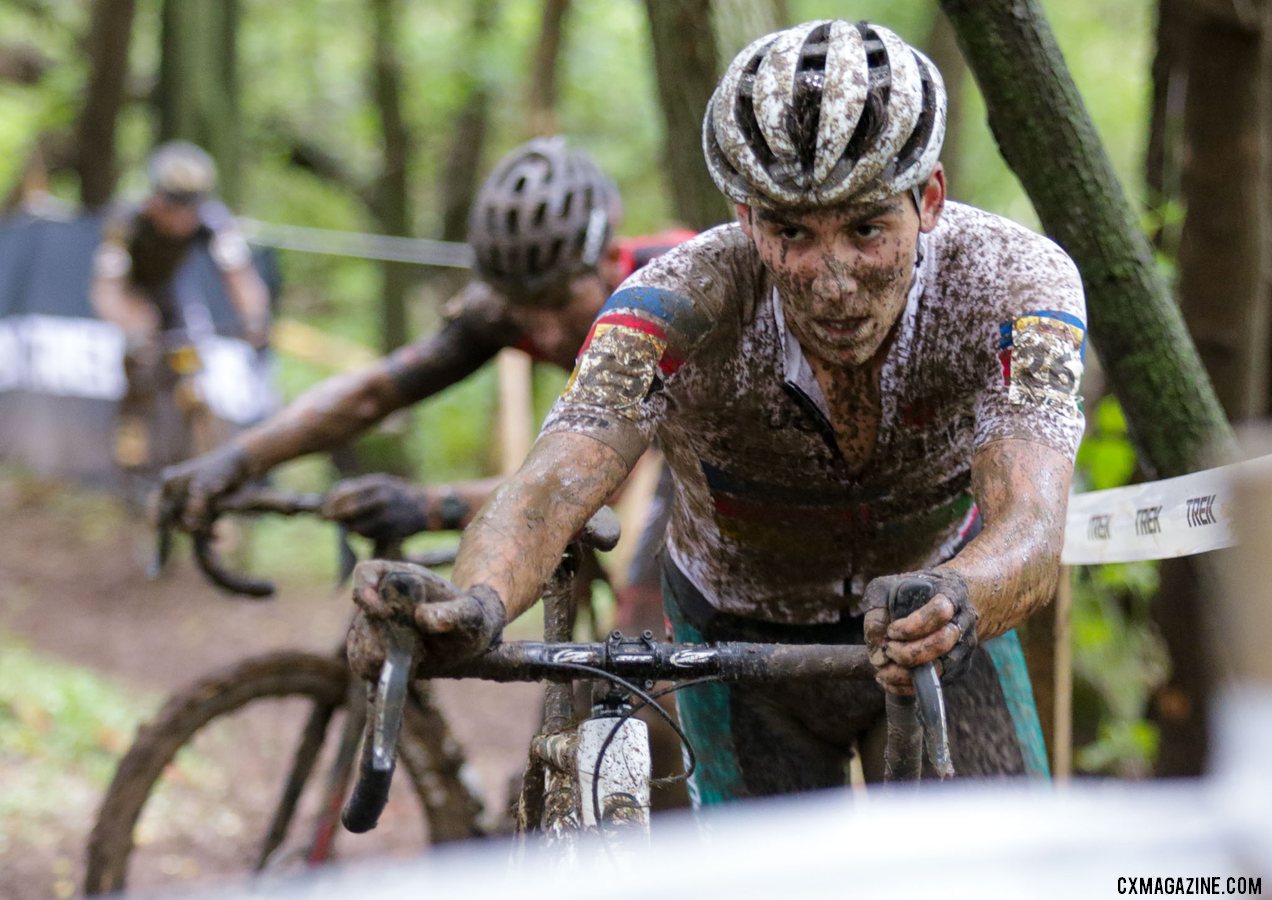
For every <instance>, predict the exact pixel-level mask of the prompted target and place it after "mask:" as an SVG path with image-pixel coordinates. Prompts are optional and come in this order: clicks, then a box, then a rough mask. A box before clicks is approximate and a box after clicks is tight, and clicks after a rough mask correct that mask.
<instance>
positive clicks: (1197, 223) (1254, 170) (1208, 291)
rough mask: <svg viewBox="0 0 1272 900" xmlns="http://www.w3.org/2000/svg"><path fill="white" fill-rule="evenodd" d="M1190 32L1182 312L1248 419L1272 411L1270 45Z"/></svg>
mask: <svg viewBox="0 0 1272 900" xmlns="http://www.w3.org/2000/svg"><path fill="white" fill-rule="evenodd" d="M1252 2H1253V0H1252ZM1189 31H1190V33H1191V48H1190V52H1189V54H1188V93H1187V99H1186V104H1185V113H1184V132H1185V148H1184V153H1183V156H1184V159H1185V160H1186V164H1185V169H1184V172H1183V187H1184V198H1185V205H1186V210H1187V212H1186V217H1185V219H1184V228H1183V232H1182V234H1181V236H1180V244H1179V300H1180V308H1181V310H1182V311H1183V314H1184V319H1185V321H1186V322H1187V323H1188V330H1189V331H1190V332H1191V333H1192V337H1193V341H1194V342H1196V344H1197V350H1198V352H1199V353H1200V354H1201V360H1202V362H1203V363H1204V364H1205V367H1206V371H1207V372H1209V373H1210V377H1211V379H1212V380H1213V382H1214V385H1215V392H1216V393H1217V394H1218V396H1219V402H1220V403H1222V404H1223V408H1224V410H1225V411H1226V412H1227V414H1228V416H1229V418H1230V419H1232V420H1233V421H1242V420H1246V419H1252V418H1256V417H1259V416H1262V415H1264V414H1265V413H1266V412H1267V409H1268V403H1267V400H1268V397H1267V380H1268V361H1267V355H1268V345H1267V336H1268V324H1269V316H1268V297H1267V285H1268V279H1269V275H1272V269H1270V266H1269V263H1268V261H1267V260H1266V258H1265V255H1264V253H1263V250H1264V248H1265V247H1266V246H1267V234H1268V216H1269V211H1268V204H1269V202H1272V191H1269V185H1268V178H1267V175H1268V172H1267V160H1266V158H1265V157H1266V153H1267V145H1268V138H1267V129H1268V125H1269V123H1268V120H1267V119H1268V117H1267V112H1266V111H1267V106H1268V92H1269V85H1268V83H1267V79H1266V78H1265V77H1263V75H1264V73H1265V71H1266V64H1265V61H1264V60H1265V54H1266V52H1267V51H1266V49H1265V48H1266V46H1267V43H1268V42H1267V39H1266V38H1265V36H1264V33H1263V31H1262V29H1259V28H1251V27H1247V26H1244V25H1242V24H1241V23H1239V22H1237V21H1235V20H1233V19H1231V18H1223V19H1221V18H1218V17H1215V16H1210V15H1207V14H1205V13H1199V14H1198V15H1197V16H1195V17H1194V19H1193V22H1192V27H1191V28H1190V29H1189Z"/></svg>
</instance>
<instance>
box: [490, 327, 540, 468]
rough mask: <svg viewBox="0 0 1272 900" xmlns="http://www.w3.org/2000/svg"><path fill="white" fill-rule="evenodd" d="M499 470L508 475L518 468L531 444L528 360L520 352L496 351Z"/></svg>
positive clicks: (532, 415)
mask: <svg viewBox="0 0 1272 900" xmlns="http://www.w3.org/2000/svg"><path fill="white" fill-rule="evenodd" d="M496 359H497V362H496V365H497V367H498V371H499V470H500V472H502V473H503V474H504V475H511V474H512V473H513V472H515V471H517V469H519V468H520V467H521V463H522V462H523V461H524V460H525V458H526V454H528V453H529V452H530V445H531V443H533V441H534V409H533V406H534V403H533V399H532V397H533V392H532V391H531V380H530V379H531V361H530V357H529V356H527V355H526V354H524V353H522V352H521V351H520V350H514V349H512V348H508V349H506V350H501V351H499V356H498V357H497V358H496Z"/></svg>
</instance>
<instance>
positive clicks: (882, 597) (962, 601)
mask: <svg viewBox="0 0 1272 900" xmlns="http://www.w3.org/2000/svg"><path fill="white" fill-rule="evenodd" d="M907 578H917V579H920V580H922V581H926V582H928V583H929V584H931V585H932V599H931V600H929V601H928V602H927V603H925V604H924V605H923V606H922V607H920V608H919V609H918V610H916V611H915V612H913V613H911V614H910V615H908V616H906V617H905V618H902V619H897V620H896V621H895V622H894V621H892V619H891V616H890V615H889V613H888V599H889V598H890V597H891V595H892V593H893V592H894V591H895V590H896V587H897V585H898V584H900V582H901V581H903V580H904V579H907ZM864 605H865V608H866V615H865V634H866V644H867V645H868V646H869V647H870V661H871V663H873V664H874V666H875V668H876V669H878V670H879V671H878V674H877V675H876V676H875V680H876V681H878V682H879V684H880V685H882V686H883V688H884V689H885V690H888V691H891V692H893V693H897V694H911V693H913V691H914V688H913V685H912V682H911V680H910V669H912V668H914V667H915V666H921V665H923V664H924V663H929V662H935V663H936V664H937V669H938V671H939V672H940V673H941V677H942V680H949V679H950V678H957V677H958V676H959V675H960V674H961V673H962V672H963V670H964V669H965V668H966V667H967V664H968V661H969V660H970V659H971V655H972V651H973V650H975V649H976V622H977V613H976V609H975V607H973V606H972V603H971V600H970V599H969V598H968V591H967V582H966V581H965V580H964V579H963V577H962V576H961V575H959V574H957V573H956V572H950V571H947V570H943V569H925V570H923V571H921V572H908V573H903V574H901V575H885V576H883V577H881V578H876V579H874V580H873V581H871V582H870V583H869V584H868V585H866V592H865V598H864Z"/></svg>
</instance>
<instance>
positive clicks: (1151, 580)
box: [1073, 396, 1169, 776]
mask: <svg viewBox="0 0 1272 900" xmlns="http://www.w3.org/2000/svg"><path fill="white" fill-rule="evenodd" d="M1089 416H1090V417H1091V418H1092V423H1091V427H1090V429H1089V430H1088V433H1087V436H1086V439H1085V440H1084V441H1083V442H1082V446H1081V448H1080V449H1079V450H1078V460H1077V468H1076V471H1075V482H1076V484H1077V487H1078V489H1079V490H1105V489H1108V488H1113V487H1119V486H1121V485H1124V484H1127V483H1129V482H1130V480H1131V478H1132V476H1133V475H1134V473H1135V465H1136V461H1135V450H1134V448H1133V447H1132V446H1131V442H1130V438H1129V436H1128V434H1127V429H1126V419H1125V417H1124V416H1123V414H1122V408H1121V406H1120V405H1119V404H1118V402H1117V400H1116V399H1115V398H1113V397H1111V396H1110V397H1105V398H1104V399H1102V400H1101V401H1100V402H1099V403H1098V404H1097V405H1096V406H1095V408H1094V410H1092V411H1091V412H1090V413H1089ZM1157 571H1158V565H1157V563H1155V562H1139V563H1127V564H1121V565H1106V566H1090V567H1085V568H1080V569H1077V570H1075V574H1074V579H1073V588H1074V590H1073V652H1074V679H1075V682H1076V684H1075V707H1076V716H1075V718H1076V719H1077V720H1078V723H1079V728H1078V729H1077V733H1078V737H1079V738H1081V737H1082V732H1083V731H1084V730H1085V731H1087V732H1089V734H1088V737H1089V738H1090V740H1089V742H1087V743H1086V744H1085V745H1084V746H1081V747H1079V748H1078V752H1077V755H1076V762H1077V765H1078V768H1079V769H1080V770H1082V771H1085V772H1092V773H1097V772H1098V773H1109V774H1117V775H1123V776H1143V775H1147V774H1148V773H1149V772H1150V771H1151V766H1152V761H1153V759H1154V758H1155V757H1156V754H1157V731H1156V729H1155V728H1154V727H1153V726H1152V725H1151V724H1150V723H1149V722H1147V721H1145V719H1144V713H1145V710H1146V709H1147V707H1148V701H1149V697H1150V696H1151V694H1152V692H1153V690H1154V689H1155V688H1156V687H1157V686H1159V685H1160V684H1162V683H1163V682H1164V681H1165V679H1166V676H1167V674H1168V666H1169V662H1168V660H1167V656H1166V651H1165V647H1164V646H1163V644H1162V642H1161V640H1160V638H1159V637H1158V636H1157V634H1156V632H1155V631H1154V630H1153V627H1152V625H1151V622H1150V617H1149V602H1150V600H1151V599H1152V597H1153V595H1154V594H1155V593H1156V592H1157ZM1084 701H1085V702H1084ZM1083 723H1085V726H1086V727H1085V728H1083V727H1082V726H1083Z"/></svg>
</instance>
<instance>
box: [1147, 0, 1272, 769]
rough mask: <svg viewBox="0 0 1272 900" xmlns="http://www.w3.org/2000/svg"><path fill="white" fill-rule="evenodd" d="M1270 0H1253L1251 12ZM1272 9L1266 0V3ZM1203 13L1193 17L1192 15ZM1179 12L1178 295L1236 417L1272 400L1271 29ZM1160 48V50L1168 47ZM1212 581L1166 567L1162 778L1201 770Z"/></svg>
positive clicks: (1256, 413)
mask: <svg viewBox="0 0 1272 900" xmlns="http://www.w3.org/2000/svg"><path fill="white" fill-rule="evenodd" d="M1258 5H1259V4H1254V3H1252V4H1251V5H1250V7H1248V8H1250V9H1255V8H1257V6H1258ZM1264 7H1265V8H1266V4H1264ZM1188 12H1192V13H1193V14H1192V15H1190V16H1188V17H1187V18H1186V19H1184V16H1185V15H1186V14H1187V13H1188ZM1223 13H1224V14H1222V15H1215V14H1212V13H1207V12H1206V11H1205V10H1204V9H1197V10H1193V11H1189V10H1182V11H1181V10H1176V11H1175V13H1174V14H1175V16H1176V17H1178V18H1179V19H1180V20H1182V21H1180V22H1178V23H1177V26H1178V27H1180V30H1185V29H1186V33H1187V35H1188V38H1187V44H1186V47H1185V48H1184V50H1185V51H1186V55H1185V52H1181V53H1180V55H1181V56H1184V57H1185V58H1184V59H1183V60H1181V62H1186V65H1187V73H1188V76H1187V92H1186V97H1185V101H1184V111H1183V112H1184V114H1183V131H1184V140H1183V147H1182V148H1180V149H1179V150H1177V151H1176V152H1177V153H1178V154H1179V155H1180V156H1182V158H1183V160H1184V161H1185V165H1184V170H1183V176H1182V186H1183V202H1184V206H1185V208H1186V211H1187V212H1186V217H1185V219H1184V225H1183V231H1182V233H1181V234H1180V238H1179V301H1180V309H1181V311H1182V312H1183V315H1184V320H1185V321H1186V322H1187V323H1188V330H1189V332H1190V333H1191V334H1192V337H1193V340H1194V341H1195V342H1196V344H1197V350H1198V352H1199V353H1200V354H1201V359H1202V362H1203V364H1204V365H1205V367H1206V371H1207V372H1208V373H1209V374H1210V378H1211V380H1212V381H1213V382H1214V385H1215V392H1216V393H1217V394H1218V396H1219V401H1220V402H1221V403H1222V404H1223V407H1224V409H1225V411H1226V412H1227V414H1228V416H1229V418H1230V419H1232V420H1234V421H1240V420H1247V419H1252V418H1256V417H1260V416H1263V415H1265V414H1266V413H1267V407H1268V392H1267V388H1268V384H1267V382H1268V359H1267V357H1268V343H1267V337H1268V331H1269V325H1270V318H1272V317H1270V316H1269V296H1268V285H1269V281H1270V276H1272V264H1270V263H1269V262H1268V260H1267V257H1266V255H1265V254H1264V252H1263V250H1264V248H1265V247H1268V246H1269V240H1270V239H1272V235H1270V234H1269V231H1270V229H1269V213H1268V203H1269V201H1272V191H1270V190H1269V187H1270V186H1269V180H1268V148H1269V137H1268V135H1269V124H1270V123H1269V115H1268V111H1269V106H1268V104H1269V93H1270V92H1269V85H1268V81H1267V77H1266V73H1267V72H1268V55H1269V52H1268V36H1267V34H1268V32H1267V29H1266V26H1262V25H1261V24H1260V23H1258V22H1254V23H1250V22H1242V21H1240V20H1238V19H1236V18H1235V17H1234V16H1233V15H1232V13H1231V10H1230V9H1225V10H1223ZM1159 55H1160V53H1159ZM1209 587H1211V585H1209V584H1207V583H1206V581H1205V576H1204V573H1203V572H1199V571H1198V566H1197V564H1196V562H1195V561H1194V560H1191V559H1178V560H1167V561H1166V562H1164V563H1162V569H1161V589H1160V590H1159V591H1158V594H1157V597H1156V598H1154V601H1153V606H1152V614H1153V622H1154V624H1155V625H1156V626H1157V629H1158V631H1159V632H1160V633H1161V635H1162V637H1163V639H1164V640H1165V642H1166V646H1167V648H1168V649H1169V651H1170V658H1171V674H1170V678H1169V680H1168V681H1167V683H1166V684H1165V685H1163V687H1162V688H1161V689H1160V690H1159V691H1158V692H1157V694H1156V696H1155V697H1154V698H1153V705H1152V710H1151V717H1152V719H1153V721H1154V722H1155V723H1156V724H1157V726H1158V729H1159V732H1160V735H1161V742H1160V746H1161V750H1160V753H1159V755H1158V760H1157V767H1156V770H1157V773H1158V774H1159V775H1165V776H1175V777H1177V776H1184V775H1200V774H1201V772H1202V771H1203V769H1204V767H1205V762H1206V756H1207V736H1206V722H1207V720H1208V718H1209V713H1210V709H1209V707H1210V704H1209V697H1210V696H1211V694H1212V692H1213V691H1214V688H1215V686H1216V677H1215V672H1214V671H1213V669H1212V667H1210V666H1209V665H1207V660H1206V654H1205V653H1204V652H1203V651H1204V645H1203V644H1204V642H1203V640H1201V639H1199V636H1201V637H1203V638H1204V637H1205V636H1206V627H1205V626H1206V624H1207V622H1206V617H1205V616H1204V615H1203V613H1202V609H1203V603H1204V602H1205V598H1204V597H1203V594H1204V593H1205V590H1206V589H1207V588H1209Z"/></svg>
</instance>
